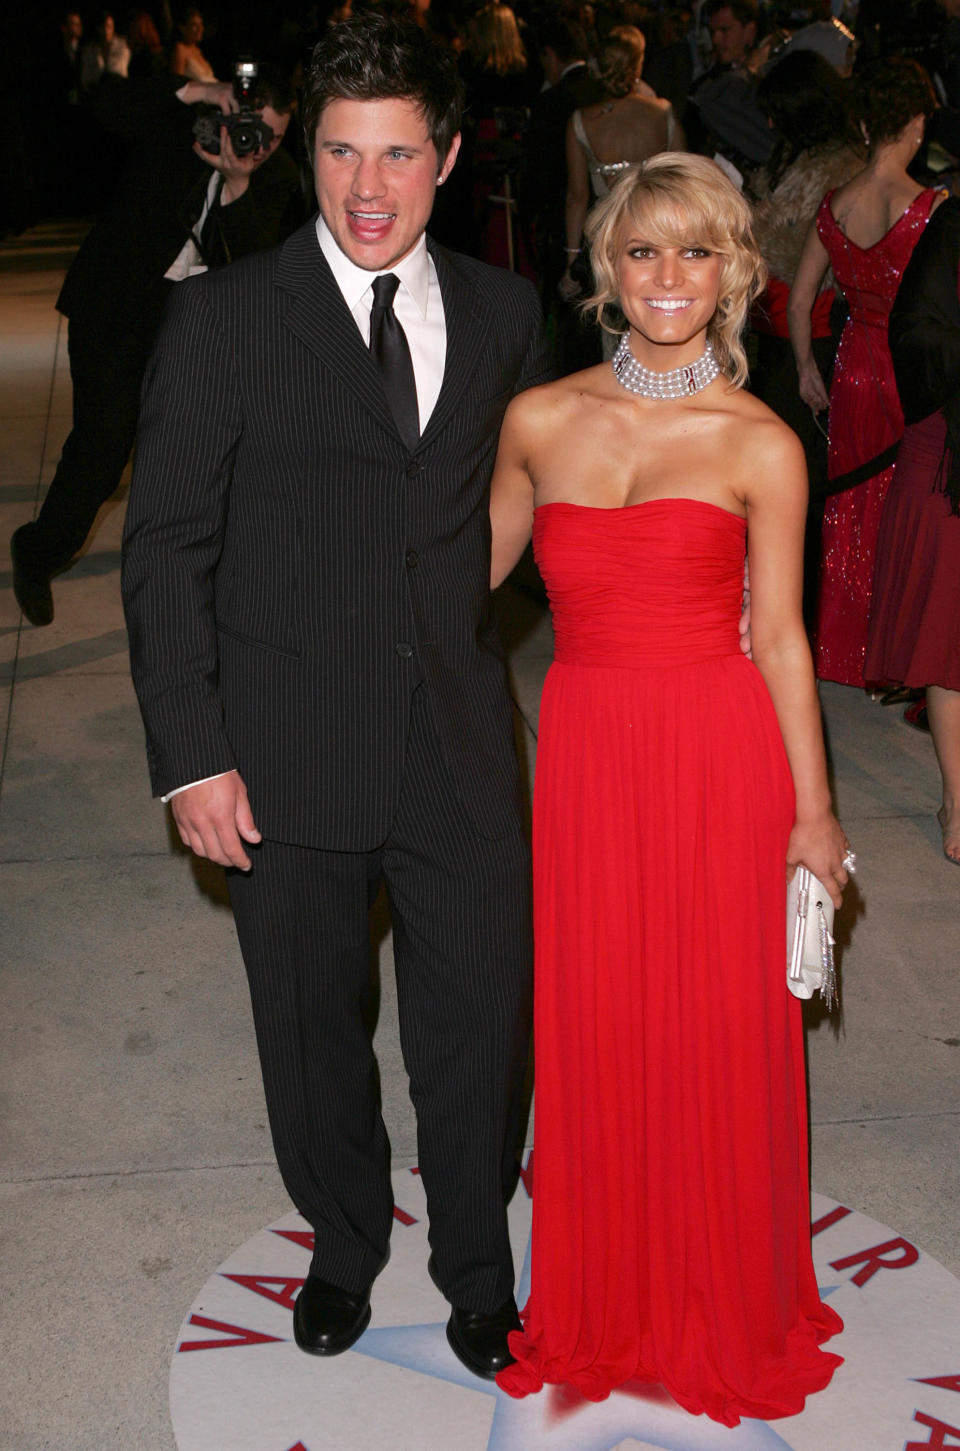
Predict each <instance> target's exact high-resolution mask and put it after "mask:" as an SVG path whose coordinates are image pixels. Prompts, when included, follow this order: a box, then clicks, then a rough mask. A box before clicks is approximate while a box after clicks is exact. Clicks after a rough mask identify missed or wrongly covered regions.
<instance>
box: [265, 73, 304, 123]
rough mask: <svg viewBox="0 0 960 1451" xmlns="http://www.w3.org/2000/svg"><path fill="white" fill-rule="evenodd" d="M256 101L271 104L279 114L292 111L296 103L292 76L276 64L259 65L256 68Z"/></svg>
mask: <svg viewBox="0 0 960 1451" xmlns="http://www.w3.org/2000/svg"><path fill="white" fill-rule="evenodd" d="M257 102H258V104H259V105H261V106H272V107H273V109H274V110H275V111H276V112H277V114H278V115H279V116H285V115H286V114H287V112H288V111H292V110H293V108H294V106H295V105H296V103H297V92H296V89H295V87H294V84H293V80H292V78H291V77H290V76H289V75H288V74H287V73H286V71H281V70H278V69H277V67H276V66H272V65H269V64H268V65H261V66H259V67H258V69H257Z"/></svg>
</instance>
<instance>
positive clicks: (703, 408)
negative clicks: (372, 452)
mask: <svg viewBox="0 0 960 1451" xmlns="http://www.w3.org/2000/svg"><path fill="white" fill-rule="evenodd" d="M588 235H590V237H591V239H592V247H591V263H592V266H593V272H594V276H595V277H596V278H597V287H598V293H597V296H596V297H595V298H594V299H593V303H594V304H595V305H596V306H597V308H598V311H601V312H605V311H606V304H607V303H612V302H614V301H618V303H619V307H620V309H622V314H623V315H624V316H625V317H626V319H627V330H626V331H625V332H624V333H623V336H622V339H621V342H620V344H619V346H618V348H617V351H616V353H615V355H614V360H613V366H611V364H610V363H605V364H601V365H599V366H598V367H596V368H589V369H586V370H585V371H584V372H581V373H576V374H574V375H572V376H570V377H567V378H564V379H561V380H560V381H559V382H556V383H551V384H547V385H546V386H544V387H541V388H534V389H531V390H530V391H529V392H527V393H524V394H521V395H520V397H519V398H517V399H515V400H514V401H513V403H512V404H511V405H510V407H509V409H508V410H507V415H506V419H505V422H504V427H503V431H502V434H501V440H500V451H499V453H498V457H497V467H496V471H495V475H494V481H493V486H492V493H491V522H492V530H493V550H492V574H491V578H492V581H493V583H497V582H499V580H500V579H502V578H503V577H504V575H505V574H506V573H507V571H508V570H509V569H510V568H511V567H512V565H513V564H514V563H515V562H516V560H517V559H518V558H519V556H520V554H521V552H522V550H523V548H524V547H525V545H526V541H527V540H528V539H529V537H530V534H531V529H532V532H533V542H534V551H535V554H536V558H537V562H538V564H539V566H540V570H541V573H542V574H543V578H544V580H545V582H546V585H547V591H548V593H549V596H550V606H551V611H552V614H553V624H554V635H555V652H554V662H553V664H552V665H551V667H550V671H549V674H548V676H547V680H546V684H545V686H544V690H543V696H542V700H541V704H540V721H539V737H538V744H537V770H536V786H535V790H534V823H533V859H534V941H535V970H534V971H535V977H534V982H535V993H534V996H535V1043H536V1055H537V1067H536V1157H535V1160H534V1171H533V1172H534V1192H533V1233H532V1260H531V1294H530V1299H529V1302H528V1304H527V1306H526V1307H525V1309H524V1311H523V1329H522V1331H516V1332H513V1333H512V1334H511V1336H510V1348H511V1351H512V1353H513V1354H514V1356H515V1357H516V1363H515V1364H512V1365H509V1366H508V1367H506V1369H504V1370H502V1371H501V1372H500V1374H499V1375H498V1377H497V1380H498V1384H499V1385H500V1387H501V1388H502V1389H503V1390H505V1391H507V1392H509V1394H511V1395H514V1396H525V1395H528V1394H529V1393H530V1392H534V1391H537V1390H539V1389H540V1388H541V1386H542V1385H543V1384H544V1382H550V1383H553V1384H565V1385H571V1386H573V1387H575V1388H576V1389H577V1390H578V1391H579V1392H580V1393H581V1394H582V1395H584V1396H586V1397H588V1398H590V1399H593V1400H600V1399H603V1398H604V1397H605V1396H607V1395H608V1394H609V1393H610V1392H611V1391H612V1390H615V1389H616V1388H617V1387H619V1386H624V1385H626V1384H628V1383H629V1382H636V1381H640V1382H653V1383H660V1384H661V1385H663V1386H664V1387H665V1388H666V1390H667V1391H669V1393H670V1395H671V1396H672V1397H673V1399H674V1400H675V1401H676V1402H677V1403H678V1404H679V1405H680V1406H682V1407H683V1408H684V1409H685V1410H687V1411H689V1412H691V1413H693V1414H705V1415H708V1416H710V1417H712V1418H713V1419H714V1420H717V1421H720V1422H722V1423H724V1424H726V1425H731V1426H732V1425H735V1424H737V1422H738V1420H739V1419H740V1417H741V1416H749V1417H756V1418H759V1419H761V1420H766V1419H769V1418H771V1417H774V1416H790V1415H796V1414H797V1413H798V1412H799V1411H800V1410H801V1409H802V1407H803V1404H804V1398H805V1397H806V1396H808V1395H811V1394H812V1393H814V1392H815V1391H818V1390H821V1389H822V1388H823V1387H824V1386H825V1385H826V1384H827V1382H828V1381H829V1380H830V1378H831V1376H832V1375H833V1373H834V1370H835V1369H836V1367H837V1366H838V1365H839V1364H840V1357H839V1356H837V1355H835V1354H832V1353H831V1352H829V1351H826V1350H824V1349H822V1348H821V1346H822V1342H823V1341H825V1340H827V1339H828V1338H829V1337H830V1336H832V1335H835V1334H836V1333H837V1332H838V1331H839V1330H840V1329H841V1328H842V1326H841V1323H840V1320H839V1318H838V1317H837V1315H836V1314H835V1312H834V1311H833V1310H832V1309H831V1308H830V1307H829V1306H827V1305H824V1304H822V1303H821V1301H820V1296H819V1293H818V1290H817V1283H816V1278H815V1276H814V1270H813V1262H812V1258H811V1251H810V1217H809V1216H810V1209H809V1195H808V1185H807V1115H806V1098H805V1085H804V1067H803V1037H802V1025H801V1021H800V1005H799V1003H798V1002H797V1000H796V999H795V998H792V997H791V996H790V994H789V993H788V991H787V986H786V963H785V946H784V920H785V911H786V876H787V870H786V869H785V868H786V867H787V866H788V865H790V864H794V865H795V864H796V863H797V862H801V861H802V862H805V863H806V864H807V865H808V866H809V867H810V868H811V870H813V871H814V873H815V874H816V875H817V876H819V877H820V878H821V880H823V881H824V882H825V883H827V885H828V887H829V890H830V892H831V895H832V896H833V897H834V899H835V900H836V901H837V902H838V903H839V901H840V892H841V889H842V887H843V885H844V884H845V882H846V880H847V872H846V869H845V867H844V865H843V859H844V854H845V851H846V849H847V844H846V839H845V837H844V834H843V831H842V828H841V827H840V825H839V823H838V822H837V821H836V818H835V817H834V816H833V813H832V811H831V809H830V793H829V788H828V785H827V776H826V764H825V760H824V749H823V738H822V734H821V727H820V715H819V709H818V705H817V696H816V686H815V683H814V677H813V668H812V662H811V658H810V650H809V647H808V644H807V639H806V635H805V633H804V628H803V620H802V615H801V609H800V599H801V579H802V557H803V521H804V510H805V506H806V492H807V486H806V470H805V467H804V456H803V451H802V448H801V446H800V444H799V442H798V440H797V438H796V436H795V434H794V433H793V432H792V431H791V430H790V429H789V428H788V427H787V426H786V425H785V424H784V423H782V422H781V421H780V419H778V418H777V417H776V415H775V414H774V413H772V412H771V411H770V409H768V408H767V407H766V405H765V404H763V403H761V402H760V400H759V399H757V398H754V397H753V396H752V395H751V394H749V393H747V392H746V391H745V390H744V389H743V387H742V383H743V381H744V379H745V377H746V358H745V355H744V352H743V347H742V344H741V342H740V330H741V328H742V326H743V322H744V319H745V317H746V312H747V307H748V305H749V301H750V298H751V296H753V295H755V294H756V292H757V291H758V290H759V281H760V274H761V273H762V270H763V269H762V263H761V262H760V256H759V252H758V250H757V247H756V243H755V242H754V241H753V238H752V235H751V232H750V212H749V208H748V206H747V204H746V202H745V201H744V200H743V198H742V197H741V196H740V194H739V192H737V190H736V189H735V188H734V187H733V186H732V184H731V183H730V182H729V181H728V179H727V178H726V177H725V176H724V174H723V173H722V172H721V171H720V169H719V168H718V167H716V166H715V165H714V164H713V163H712V162H710V161H707V160H706V159H705V158H703V157H699V156H690V155H686V154H681V153H675V152H664V153H661V154H660V155H658V156H655V157H653V158H652V159H651V160H649V161H647V162H644V163H643V164H642V166H639V167H632V168H631V169H630V170H629V171H628V172H626V173H625V174H624V177H623V178H622V179H621V180H620V181H618V182H617V183H616V185H615V186H614V188H613V190H612V191H611V194H610V195H609V196H608V197H607V198H606V199H605V200H604V201H603V202H601V203H600V205H599V206H598V207H597V208H596V209H595V211H594V213H593V214H592V217H591V220H590V222H589V223H588ZM618 317H619V314H618ZM623 325H624V324H623V322H622V320H621V322H620V326H621V327H622V326H623ZM745 543H746V545H747V548H748V552H749V560H750V580H751V591H752V638H753V660H748V659H747V658H746V656H745V655H744V654H743V653H742V651H741V650H740V648H739V644H738V629H737V626H738V620H739V616H740V604H741V597H742V593H743V565H744V548H745Z"/></svg>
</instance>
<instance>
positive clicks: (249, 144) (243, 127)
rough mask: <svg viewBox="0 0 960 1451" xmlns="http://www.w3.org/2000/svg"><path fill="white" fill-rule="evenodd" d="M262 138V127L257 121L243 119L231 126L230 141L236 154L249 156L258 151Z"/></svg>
mask: <svg viewBox="0 0 960 1451" xmlns="http://www.w3.org/2000/svg"><path fill="white" fill-rule="evenodd" d="M259 140H260V128H259V126H258V125H257V123H256V121H241V122H240V123H239V125H237V126H234V127H232V128H231V132H230V143H231V145H232V146H233V150H234V154H235V155H236V156H249V155H250V153H251V151H256V149H257V144H258V142H259Z"/></svg>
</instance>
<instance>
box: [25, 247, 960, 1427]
mask: <svg viewBox="0 0 960 1451" xmlns="http://www.w3.org/2000/svg"><path fill="white" fill-rule="evenodd" d="M75 242H76V236H75V234H74V233H72V232H71V230H70V229H69V228H57V227H46V228H42V229H39V230H37V231H35V232H32V233H28V234H26V235H25V236H23V237H21V238H17V239H14V240H13V241H8V242H6V243H4V244H3V245H2V246H0V650H2V655H0V709H2V716H0V719H2V722H3V726H2V739H3V762H2V777H0V880H2V902H3V907H2V918H3V924H4V927H3V934H2V953H3V965H2V998H0V1236H2V1237H0V1243H2V1247H3V1266H4V1274H3V1297H2V1304H0V1325H2V1330H3V1342H4V1345H5V1347H6V1348H5V1351H4V1354H3V1358H2V1375H0V1387H2V1388H0V1451H121V1448H123V1451H128V1448H131V1447H134V1448H136V1451H172V1447H173V1440H172V1435H171V1432H170V1429H169V1421H168V1413H167V1376H168V1367H169V1361H170V1355H171V1351H172V1347H173V1344H174V1341H175V1337H176V1334H177V1330H178V1327H179V1325H180V1322H181V1319H182V1317H183V1315H184V1313H185V1311H186V1309H187V1307H188V1306H189V1304H190V1302H191V1300H192V1299H193V1297H194V1295H195V1294H196V1293H197V1291H198V1289H199V1287H200V1286H201V1285H202V1284H203V1282H204V1281H205V1279H206V1278H207V1276H208V1275H209V1274H210V1273H211V1272H212V1270H213V1269H215V1267H216V1266H217V1265H218V1264H219V1263H220V1262H221V1261H222V1260H223V1259H224V1258H225V1257H226V1256H227V1255H228V1254H229V1253H230V1251H231V1250H232V1249H233V1248H234V1247H236V1246H237V1245H238V1244H240V1243H242V1242H243V1241H245V1240H246V1239H247V1238H249V1237H250V1236H251V1235H252V1234H253V1233H255V1231H256V1230H258V1229H259V1228H260V1227H261V1226H262V1225H264V1224H266V1223H268V1222H270V1221H272V1220H274V1219H276V1218H278V1217H279V1216H280V1215H282V1214H283V1213H285V1212H286V1211H287V1209H288V1208H289V1205H288V1202H287V1200H286V1197H285V1194H284V1191H283V1187H282V1185H281V1183H280V1181H279V1178H278V1176H277V1172H276V1167H275V1164H274V1160H273V1156H272V1153H271V1148H270V1142H269V1135H268V1133H267V1130H266V1119H265V1111H264V1105H263V1098H262V1093H261V1088H260V1081H259V1075H258V1069H257V1063H256V1055H255V1050H254V1042H253V1033H252V1027H251V1022H250V1014H249V1008H248V1002H247V997H246V989H245V985H244V981H243V975H242V971H241V965H240V960H239V956H238V953H237V948H236V943H235V939H234V936H233V930H232V926H231V922H230V917H229V913H228V911H227V910H226V908H225V906H224V903H223V891H222V883H220V882H218V880H217V874H216V873H215V872H213V873H198V872H196V871H195V870H194V869H193V867H192V866H191V863H190V861H189V860H188V859H187V858H186V857H185V856H184V855H183V854H182V853H181V852H180V850H179V849H178V847H177V846H176V845H174V844H173V842H172V839H171V834H170V830H169V827H168V825H167V821H166V818H165V813H164V810H163V808H162V807H160V806H159V805H157V804H156V803H155V802H152V801H151V799H150V794H149V789H148V785H147V777H146V770H145V766H144V761H143V746H142V736H141V727H140V722H139V717H138V714H137V709H136V705H135V702H134V697H133V692H132V689H131V685H130V679H129V674H128V668H127V657H126V646H125V635H124V630H123V620H122V614H121V608H120V600H119V560H120V555H119V548H120V530H121V522H122V515H123V498H122V491H121V496H119V497H118V498H117V499H115V500H114V501H111V502H110V504H108V505H107V506H105V508H104V510H103V511H102V513H101V516H100V519H99V521H98V526H97V529H96V531H95V533H94V535H93V538H92V539H91V541H90V544H89V547H88V550H87V552H86V554H85V556H84V558H83V559H82V560H81V561H80V562H79V563H78V564H77V565H76V566H75V567H74V568H73V569H72V570H71V571H70V572H69V573H68V574H67V575H65V576H63V577H62V578H61V579H60V580H58V581H57V583H56V584H55V597H56V611H57V613H56V620H55V622H54V624H53V625H52V626H51V627H49V628H48V629H44V630H36V629H33V628H32V627H31V626H29V625H27V624H25V623H24V622H23V621H22V620H21V618H20V615H19V612H18V610H17V608H16V604H15V601H14V598H13V595H12V592H11V590H10V564H9V548H8V541H9V535H10V533H11V531H12V530H13V529H14V528H15V527H16V526H17V525H18V524H19V523H21V522H23V521H24V520H26V519H29V518H30V517H31V516H32V515H33V514H34V512H35V510H36V508H37V506H38V502H39V500H40V499H41V498H42V494H43V489H44V487H45V485H46V484H47V483H48V482H49V479H50V477H51V475H52V472H53V467H54V465H55V462H56V458H57V456H58V453H59V449H60V446H61V444H62V441H63V439H64V437H65V436H66V433H67V430H68V428H69V408H70V380H69V373H68V370H67V364H66V338H65V324H64V323H63V322H62V320H61V319H60V318H59V317H58V314H57V313H56V312H55V310H54V307H53V302H54V299H55V296H56V293H57V289H58V286H59V281H60V278H61V276H62V272H63V268H64V266H65V265H66V262H67V260H68V258H69V255H70V248H71V246H72V245H74V244H75ZM500 605H501V612H502V615H503V619H504V627H505V634H506V635H507V637H508V639H509V641H510V646H511V661H512V671H513V678H514V685H515V697H516V701H517V706H518V729H519V732H520V737H521V740H522V743H523V747H524V752H525V755H526V757H527V764H528V766H529V767H530V769H531V770H532V766H533V758H534V754H535V746H536V730H537V708H538V699H539V692H540V686H541V684H542V680H543V676H544V673H545V671H546V667H547V664H548V662H549V655H550V646H551V641H550V630H549V624H548V622H547V621H546V619H545V618H544V614H543V611H542V609H541V608H540V607H539V606H537V605H536V604H534V603H532V602H531V601H530V599H529V598H528V597H526V596H525V595H524V594H522V593H521V592H518V591H517V590H515V589H513V588H510V589H508V590H507V591H506V592H505V593H504V595H503V597H502V598H501V601H500ZM823 705H824V711H825V717H826V722H827V728H828V733H829V740H830V748H831V756H832V766H833V773H834V779H835V785H836V794H837V798H838V802H839V806H840V813H841V816H842V818H843V820H844V823H845V825H846V827H847V830H848V831H849V834H850V836H851V838H852V839H853V841H854V843H855V845H856V847H857V850H858V852H859V855H860V863H861V870H860V876H859V880H858V887H857V891H856V893H854V894H852V900H851V901H850V902H849V904H848V906H847V907H845V909H844V916H843V920H842V924H841V926H842V931H841V938H842V940H843V941H844V950H843V964H842V973H843V993H844V1006H843V1013H842V1015H841V1016H840V1017H839V1018H838V1019H837V1020H836V1021H834V1020H827V1019H822V1018H818V1017H817V1015H816V1014H812V1015H811V1020H810V1024H809V1031H808V1047H809V1070H810V1098H811V1115H812V1124H813V1132H812V1143H813V1148H812V1172H813V1182H814V1185H815V1186H816V1188H817V1189H819V1190H821V1191H822V1192H823V1193H825V1194H827V1195H830V1196H832V1197H833V1198H836V1199H839V1200H842V1201H843V1202H844V1203H846V1204H849V1205H851V1206H855V1207H856V1208H858V1209H860V1210H862V1211H863V1212H865V1213H866V1214H868V1215H870V1216H871V1217H873V1218H875V1219H878V1220H880V1221H881V1222H882V1223H884V1224H887V1225H890V1226H894V1227H895V1229H896V1230H897V1232H898V1233H901V1234H903V1235H905V1236H906V1237H908V1238H909V1239H911V1240H913V1241H914V1242H916V1243H917V1244H919V1245H920V1246H922V1247H923V1248H924V1249H926V1250H927V1251H929V1252H930V1253H931V1254H932V1255H933V1256H934V1257H935V1258H937V1259H939V1260H940V1261H941V1262H942V1263H944V1264H945V1265H947V1266H948V1267H949V1268H950V1269H951V1270H952V1271H953V1272H954V1273H957V1272H958V1270H960V1242H958V1228H960V1208H958V1206H960V1175H958V1154H957V1148H958V1136H957V1128H958V1121H960V1119H958V1114H960V1072H958V1068H960V1052H958V1048H960V1021H958V1018H960V1013H958V967H960V873H958V872H957V871H956V869H955V868H953V867H951V866H950V865H949V864H948V863H947V862H946V861H945V860H944V858H943V857H942V855H941V853H940V850H939V838H938V831H937V827H936V823H935V821H934V817H933V812H934V810H935V807H936V805H937V800H938V796H937V789H938V785H937V782H938V778H937V772H936V766H935V762H934V759H933V752H932V749H931V745H930V741H929V737H926V736H922V735H919V734H917V733H916V732H914V731H911V730H910V729H909V728H908V727H906V726H905V725H904V724H903V722H902V720H901V719H900V716H899V713H898V712H897V711H895V710H883V709H881V708H880V707H879V706H877V705H874V704H871V703H870V702H869V701H868V700H867V699H865V698H864V697H863V696H862V695H860V694H858V693H857V692H855V691H852V690H845V689H843V688H842V687H837V686H830V687H826V688H825V689H824V690H823ZM380 957H381V969H382V984H383V988H382V1003H381V1013H380V1023H379V1028H378V1033H377V1046H378V1051H379V1054H380V1060H381V1066H382V1076H383V1086H384V1098H385V1113H386V1117H387V1119H388V1125H389V1127H390V1131H391V1138H392V1141H393V1144H394V1150H395V1155H396V1159H397V1162H398V1164H404V1163H410V1162H412V1161H413V1156H414V1153H415V1138H414V1126H413V1119H412V1114H411V1111H410V1107H409V1104H408V1101H407V1097H406V1082H405V1075H404V1072H403V1068H402V1064H401V1061H400V1055H399V1048H398V1043H397V1033H396V1017H395V1007H394V1001H393V993H392V985H391V973H390V950H389V939H388V938H386V939H385V940H384V942H383V943H382V946H381V951H380ZM212 1451H213V1448H212ZM216 1451H221V1448H216Z"/></svg>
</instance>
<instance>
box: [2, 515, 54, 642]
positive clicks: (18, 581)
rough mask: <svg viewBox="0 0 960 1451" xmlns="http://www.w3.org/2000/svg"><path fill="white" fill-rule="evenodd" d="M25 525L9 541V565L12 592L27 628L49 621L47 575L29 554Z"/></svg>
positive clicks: (48, 573)
mask: <svg viewBox="0 0 960 1451" xmlns="http://www.w3.org/2000/svg"><path fill="white" fill-rule="evenodd" d="M29 528H30V526H29V524H22V525H21V526H20V528H19V529H17V530H15V531H14V534H13V537H12V538H11V540H10V559H11V563H12V564H13V592H14V594H15V595H16V597H17V604H18V605H19V606H20V608H21V610H22V611H23V613H24V615H25V616H26V618H27V619H28V620H29V621H30V623H31V625H49V624H50V622H51V621H52V619H53V594H52V592H51V589H50V572H49V571H48V570H47V569H45V568H44V567H43V565H42V564H41V563H40V561H39V560H38V559H37V558H36V556H35V555H34V554H33V552H32V550H31V549H30V546H29V543H28V538H29V535H28V532H27V531H28V530H29Z"/></svg>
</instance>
